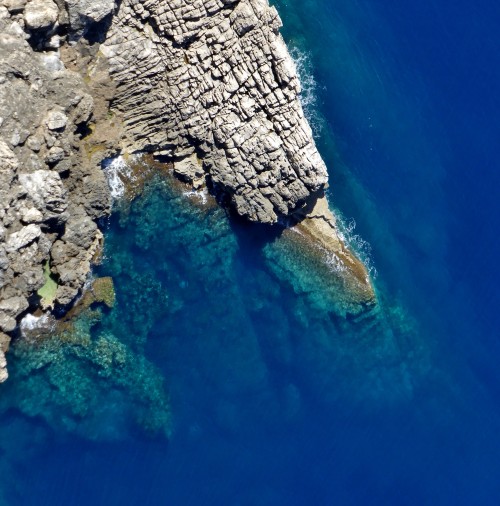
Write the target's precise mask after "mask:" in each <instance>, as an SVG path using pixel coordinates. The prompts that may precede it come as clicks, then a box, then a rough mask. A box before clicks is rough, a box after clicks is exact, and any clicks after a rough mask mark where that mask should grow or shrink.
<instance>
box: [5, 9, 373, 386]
mask: <svg viewBox="0 0 500 506" xmlns="http://www.w3.org/2000/svg"><path fill="white" fill-rule="evenodd" d="M280 27H281V20H280V17H279V15H278V13H277V11H276V9H275V8H274V7H270V6H269V4H268V2H267V0H169V1H158V0H122V1H121V2H119V3H117V4H115V2H114V1H113V0H98V1H90V0H65V1H63V0H55V1H52V0H29V1H26V0H0V381H2V380H4V379H5V378H6V377H7V373H6V369H5V360H4V357H3V352H5V351H6V350H7V348H8V343H9V340H10V337H9V336H10V335H14V334H15V332H16V329H17V326H18V322H19V321H20V319H21V318H22V317H23V316H24V315H26V314H27V313H33V312H34V311H36V310H37V308H52V309H55V310H57V309H58V308H61V309H64V308H66V307H68V306H69V305H70V304H71V303H72V302H73V301H74V300H75V299H76V298H77V297H78V295H79V294H81V291H82V288H83V286H84V283H85V281H86V279H87V276H88V274H89V272H90V269H91V265H92V262H93V261H94V259H95V257H96V255H97V254H98V253H99V250H100V247H101V242H102V234H101V232H100V230H99V226H98V225H99V220H100V219H101V218H102V217H104V216H106V215H107V214H109V212H110V207H111V196H110V191H109V188H108V186H107V182H106V179H105V176H104V174H103V171H102V170H101V163H102V162H103V160H104V159H105V158H108V157H110V156H112V155H118V154H122V155H126V154H132V153H149V154H152V155H153V156H155V157H156V158H159V159H161V160H165V161H168V162H169V163H171V164H172V165H173V171H174V174H175V175H176V176H177V177H178V178H179V179H181V180H183V181H185V182H187V183H188V184H191V185H192V186H194V187H195V188H199V187H201V186H205V187H207V188H208V189H209V191H210V192H211V193H212V194H213V195H214V196H215V197H216V198H217V200H218V201H219V203H220V204H221V205H224V206H227V207H228V208H230V209H232V210H233V211H234V212H236V213H237V214H239V215H240V216H242V217H244V218H246V219H248V220H250V221H254V222H260V223H266V224H276V223H280V224H281V226H288V227H296V228H297V230H298V231H300V232H301V234H302V236H303V237H307V239H308V240H309V241H310V242H311V244H312V245H314V246H316V247H319V248H320V249H322V250H327V251H328V252H329V253H331V254H332V255H334V256H335V258H336V262H338V265H339V266H340V268H339V269H336V272H335V273H334V274H332V275H335V276H341V277H342V278H343V281H344V284H345V286H346V293H349V298H350V301H351V302H354V305H355V304H357V303H359V307H360V308H365V307H367V306H369V305H373V304H374V301H375V295H374V291H373V288H372V285H371V282H370V279H369V275H368V273H367V271H366V268H365V267H364V265H363V264H362V263H361V262H360V261H359V260H358V259H357V258H356V256H355V255H354V254H353V253H352V252H351V251H349V249H348V248H347V246H346V245H345V244H344V242H343V239H342V236H341V234H339V232H338V229H337V226H336V222H335V218H334V216H333V215H332V213H331V211H330V210H329V209H328V204H327V202H326V199H325V197H324V191H325V188H326V187H327V180H328V176H327V170H326V167H325V164H324V162H323V160H322V158H321V156H320V154H319V153H318V151H317V149H316V146H315V143H314V139H313V136H312V131H311V128H310V126H309V125H308V122H307V120H306V118H305V116H304V111H303V109H302V106H301V103H300V82H299V79H298V77H297V71H296V67H295V65H294V62H293V60H292V58H291V57H290V54H289V52H288V50H287V48H286V45H285V43H284V41H283V38H282V37H281V35H280V33H279V29H280ZM361 310H362V309H360V311H361Z"/></svg>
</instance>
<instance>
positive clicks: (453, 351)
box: [0, 0, 500, 506]
mask: <svg viewBox="0 0 500 506" xmlns="http://www.w3.org/2000/svg"><path fill="white" fill-rule="evenodd" d="M276 6H277V8H278V10H279V12H280V14H281V15H282V18H283V20H284V29H283V33H284V35H285V38H286V40H287V43H288V44H289V46H290V48H291V49H292V54H293V55H294V57H295V58H296V60H297V63H298V66H299V70H300V71H301V73H302V80H303V82H304V83H305V89H304V92H303V103H304V106H305V107H306V108H307V114H308V117H309V119H310V121H311V122H312V123H313V125H314V132H315V135H316V139H317V143H318V146H319V149H320V151H321V153H322V155H323V157H324V158H325V161H326V162H327V165H328V167H329V171H330V178H331V188H330V200H331V201H332V202H333V203H334V204H335V206H336V208H337V212H338V214H339V215H341V216H342V217H343V219H342V221H343V222H344V223H345V234H346V236H347V237H348V239H349V241H350V242H351V245H352V247H354V248H355V249H357V251H358V253H359V254H360V256H362V257H363V259H364V260H365V262H369V263H370V265H371V266H372V273H373V274H374V277H376V280H375V282H376V286H377V291H378V294H379V298H380V300H381V305H382V307H383V310H382V312H381V315H380V317H379V320H378V321H377V323H376V324H374V325H372V326H370V325H367V324H366V322H365V323H361V324H356V323H355V322H354V323H353V324H346V322H344V321H343V320H342V319H341V318H339V317H338V315H336V313H335V311H333V310H332V307H333V304H334V302H333V299H332V297H333V296H334V294H332V293H331V290H330V289H329V287H328V286H326V285H325V284H324V283H323V282H322V279H321V278H320V277H318V276H317V274H316V273H315V270H314V269H313V268H312V267H311V265H310V264H309V263H308V261H307V259H304V258H302V257H300V255H297V254H296V252H294V251H293V248H292V249H291V248H290V245H288V244H286V243H285V242H284V241H283V238H282V237H280V234H279V233H278V232H276V231H273V230H268V229H266V228H261V227H255V226H250V225H246V224H244V223H240V222H238V221H235V220H230V219H228V217H227V216H226V213H225V212H224V211H223V210H221V209H219V208H216V207H211V206H210V205H208V203H207V201H206V196H203V198H200V196H199V195H195V194H187V195H182V192H178V191H175V190H174V189H173V188H172V186H171V185H170V184H169V182H168V180H164V179H161V178H156V179H155V178H154V179H152V180H150V181H149V182H148V183H147V185H146V188H145V191H144V194H143V196H142V197H141V198H139V199H136V200H134V202H132V203H131V204H130V205H128V204H126V203H125V204H123V203H122V204H120V201H117V203H116V211H115V213H114V214H113V216H112V217H111V219H110V221H109V223H107V224H106V234H105V235H106V245H105V257H104V261H103V263H102V265H101V266H100V267H99V268H97V269H96V273H95V276H112V277H113V279H114V283H115V290H116V303H115V306H114V307H113V308H112V309H106V308H98V309H92V310H91V311H90V312H87V313H85V314H84V315H82V316H81V317H80V318H78V319H77V321H76V323H75V324H74V326H73V327H71V328H70V329H68V331H67V332H66V333H64V334H63V335H62V336H57V337H56V336H51V334H50V333H49V335H48V336H47V337H46V338H45V339H43V340H41V341H39V342H37V343H35V344H34V343H32V342H30V341H29V339H27V340H25V341H23V342H19V343H17V344H14V346H13V347H12V349H11V352H10V354H9V364H10V374H11V377H10V380H9V381H8V382H7V383H6V384H4V385H2V386H1V388H0V395H1V397H0V409H1V415H0V491H1V500H3V502H4V504H9V505H18V504H19V505H42V504H47V505H59V504H60V505H63V504H64V505H67V504H75V505H79V504H103V505H105V504H109V505H114V504H117V505H118V504H151V505H157V504H168V505H223V504H231V505H273V506H281V505H287V506H290V505H301V506H302V505H312V504H314V505H331V504H340V505H351V504H352V505H354V504H356V505H359V504H370V505H372V504H381V505H382V504H383V505H386V504H397V505H400V504H415V505H422V504H450V505H452V504H453V505H457V504H464V505H469V504H498V502H499V501H500V479H499V475H500V443H499V441H498V437H497V434H498V431H499V429H500V406H499V399H500V375H499V374H498V372H497V363H498V358H499V354H500V346H499V342H498V321H499V320H498V316H497V315H496V312H497V308H498V302H499V297H498V294H497V291H496V286H497V283H498V281H499V280H498V269H497V268H496V261H497V256H498V255H497V251H498V239H497V233H496V232H497V230H498V206H497V203H496V198H497V188H498V182H499V175H498V171H496V170H495V168H496V164H497V163H498V161H497V160H498V159H499V156H498V155H500V153H499V151H500V148H499V146H498V134H499V132H500V129H499V125H498V118H499V117H500V116H499V114H498V112H499V107H498V105H499V104H498V100H499V99H498V96H497V93H496V91H497V90H498V85H499V83H500V75H499V73H500V70H499V67H498V65H496V62H495V57H496V53H497V45H498V35H497V26H498V21H499V20H500V19H499V18H500V12H499V9H500V7H498V6H497V4H495V3H493V2H491V1H480V2H476V3H474V4H472V3H470V2H465V1H462V0H459V1H455V2H450V1H448V0H440V1H439V2H437V1H435V2H431V3H427V4H425V3H415V4H408V3H404V4H402V3H401V2H395V1H392V0H378V1H376V2H368V1H366V0H365V1H362V0H357V1H347V0H309V1H307V2H298V1H295V0H294V1H291V0H279V1H278V2H276ZM119 168H120V171H118V172H123V170H125V172H126V167H125V169H124V168H123V164H122V161H120V163H119ZM118 172H117V171H114V172H113V175H114V176H116V177H119V174H118ZM115 183H116V181H115ZM117 196H118V195H117ZM204 199H205V200H204ZM354 224H355V227H354ZM375 272H376V276H375Z"/></svg>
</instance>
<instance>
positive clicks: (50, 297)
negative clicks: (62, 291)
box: [37, 262, 57, 306]
mask: <svg viewBox="0 0 500 506" xmlns="http://www.w3.org/2000/svg"><path fill="white" fill-rule="evenodd" d="M51 274H52V273H51V272H50V265H49V262H46V263H45V265H44V266H43V275H44V277H45V284H44V285H43V286H42V288H40V289H39V290H38V292H37V293H38V295H40V297H41V298H42V301H43V304H44V305H46V306H49V305H51V304H53V303H54V300H55V298H56V291H57V282H56V280H55V279H54V278H53V277H52V276H51Z"/></svg>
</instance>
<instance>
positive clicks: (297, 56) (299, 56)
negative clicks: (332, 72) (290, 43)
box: [290, 47, 323, 138]
mask: <svg viewBox="0 0 500 506" xmlns="http://www.w3.org/2000/svg"><path fill="white" fill-rule="evenodd" d="M290 56H291V57H292V59H293V62H294V64H295V68H296V70H297V75H298V76H299V81H300V86H301V92H300V97H299V98H300V103H301V104H302V109H303V110H304V115H305V117H306V119H307V121H308V122H309V125H310V126H311V130H312V132H313V136H314V138H318V137H319V136H320V134H321V131H322V129H323V121H322V119H321V116H320V114H319V110H318V95H317V91H318V83H317V82H316V79H315V78H314V73H313V64H312V61H311V56H310V54H309V53H307V52H305V51H303V50H301V49H299V48H298V47H292V48H291V49H290Z"/></svg>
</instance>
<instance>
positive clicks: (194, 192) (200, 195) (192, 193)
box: [183, 188, 208, 205]
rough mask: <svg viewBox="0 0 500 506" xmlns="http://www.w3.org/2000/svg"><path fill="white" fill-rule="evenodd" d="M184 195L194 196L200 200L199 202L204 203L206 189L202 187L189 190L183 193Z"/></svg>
mask: <svg viewBox="0 0 500 506" xmlns="http://www.w3.org/2000/svg"><path fill="white" fill-rule="evenodd" d="M183 195H184V196H185V197H188V198H195V199H198V200H201V203H202V204H203V205H205V204H206V203H207V202H208V190H207V189H206V188H203V189H201V190H189V191H186V192H184V193H183Z"/></svg>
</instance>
